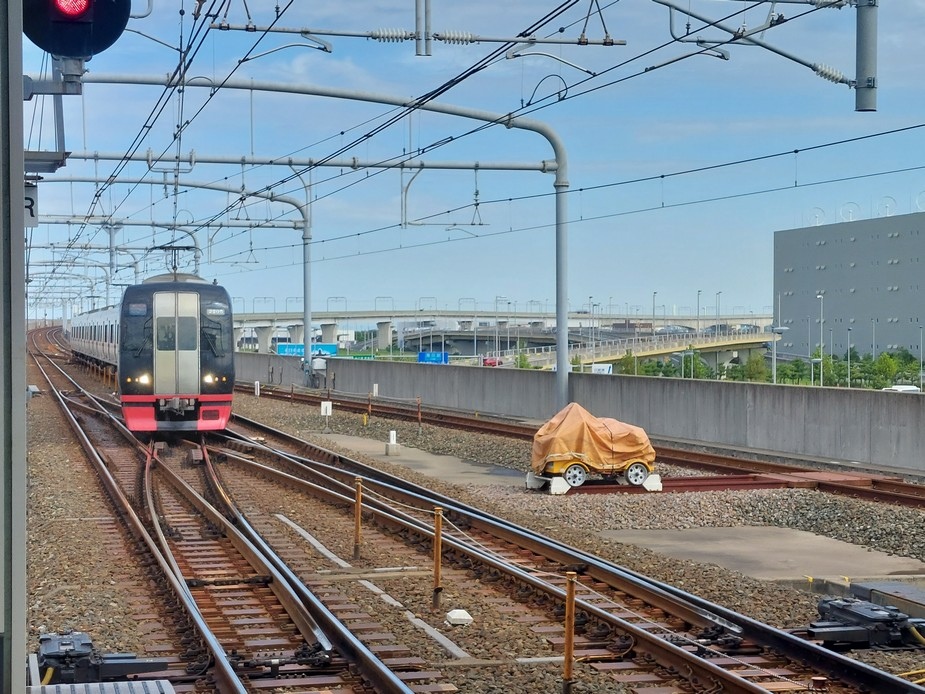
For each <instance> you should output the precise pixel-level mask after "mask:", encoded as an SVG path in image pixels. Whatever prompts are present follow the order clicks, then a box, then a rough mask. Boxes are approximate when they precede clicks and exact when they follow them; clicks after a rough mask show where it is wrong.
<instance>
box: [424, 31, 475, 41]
mask: <svg viewBox="0 0 925 694" xmlns="http://www.w3.org/2000/svg"><path fill="white" fill-rule="evenodd" d="M434 38H435V39H437V40H438V41H443V42H444V43H460V44H465V43H477V42H478V39H477V38H476V37H475V36H474V35H472V34H471V33H469V32H468V31H444V32H441V33H439V34H434Z"/></svg>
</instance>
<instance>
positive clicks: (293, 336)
mask: <svg viewBox="0 0 925 694" xmlns="http://www.w3.org/2000/svg"><path fill="white" fill-rule="evenodd" d="M286 330H288V331H289V342H292V343H293V344H297V345H299V344H302V341H303V339H304V336H305V329H304V328H303V327H302V326H301V325H290V326H288V327H287V328H286Z"/></svg>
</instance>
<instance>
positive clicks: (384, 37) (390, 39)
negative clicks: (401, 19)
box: [371, 29, 414, 43]
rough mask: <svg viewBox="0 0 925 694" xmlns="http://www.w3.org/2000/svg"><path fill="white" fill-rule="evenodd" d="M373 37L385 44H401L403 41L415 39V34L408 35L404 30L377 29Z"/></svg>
mask: <svg viewBox="0 0 925 694" xmlns="http://www.w3.org/2000/svg"><path fill="white" fill-rule="evenodd" d="M371 36H372V38H374V39H375V40H376V41H382V42H384V43H401V42H402V41H407V40H408V39H411V38H414V35H413V34H410V33H408V32H407V31H405V30H404V29H376V30H374V31H373V32H372V34H371Z"/></svg>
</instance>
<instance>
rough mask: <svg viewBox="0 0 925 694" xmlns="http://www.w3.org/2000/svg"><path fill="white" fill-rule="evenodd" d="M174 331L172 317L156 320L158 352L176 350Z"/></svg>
mask: <svg viewBox="0 0 925 694" xmlns="http://www.w3.org/2000/svg"><path fill="white" fill-rule="evenodd" d="M175 330H176V328H175V327H174V319H173V318H172V317H171V318H158V319H157V348H158V349H159V350H173V349H176V334H175V332H174V331H175Z"/></svg>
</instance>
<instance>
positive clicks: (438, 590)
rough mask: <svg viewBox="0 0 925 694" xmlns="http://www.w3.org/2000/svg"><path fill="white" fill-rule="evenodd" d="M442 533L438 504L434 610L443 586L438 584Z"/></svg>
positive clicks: (435, 512)
mask: <svg viewBox="0 0 925 694" xmlns="http://www.w3.org/2000/svg"><path fill="white" fill-rule="evenodd" d="M442 534H443V509H442V508H440V507H439V506H436V507H434V602H433V607H434V609H435V610H437V609H439V608H440V593H441V591H442V590H443V588H442V587H441V586H440V562H441V561H442V556H441V555H442V554H443V552H442V551H441V546H442V543H443V540H442Z"/></svg>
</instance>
